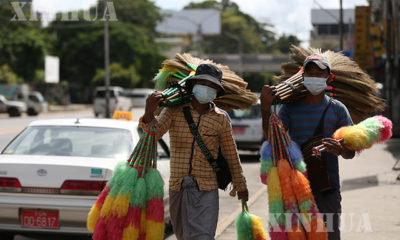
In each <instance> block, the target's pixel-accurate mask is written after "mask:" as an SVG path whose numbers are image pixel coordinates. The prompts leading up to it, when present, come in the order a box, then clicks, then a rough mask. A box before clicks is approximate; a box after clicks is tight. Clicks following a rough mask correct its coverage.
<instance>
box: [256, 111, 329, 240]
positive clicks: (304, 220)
mask: <svg viewBox="0 0 400 240" xmlns="http://www.w3.org/2000/svg"><path fill="white" fill-rule="evenodd" d="M267 170H268V173H266V171H267ZM260 173H261V180H262V181H263V182H264V179H265V180H266V183H267V186H268V201H269V226H270V228H269V230H270V231H269V234H270V237H271V239H272V240H275V239H278V240H280V239H289V240H292V239H293V240H297V239H299V240H300V239H321V240H323V239H327V238H328V234H327V232H326V227H325V225H324V222H323V217H322V214H320V213H319V211H318V208H317V205H316V203H315V201H314V197H313V195H312V192H311V188H310V183H309V182H308V180H307V178H306V177H305V176H304V174H305V173H306V165H305V163H304V161H303V156H302V154H301V150H300V147H299V146H298V145H297V144H295V143H294V142H293V141H291V140H290V139H289V137H288V135H287V133H286V131H285V129H284V128H283V125H282V122H281V120H280V119H279V117H278V116H277V115H276V114H273V115H272V116H271V117H270V122H269V136H268V142H266V143H264V144H263V146H262V148H261V170H260ZM263 176H265V177H263Z"/></svg>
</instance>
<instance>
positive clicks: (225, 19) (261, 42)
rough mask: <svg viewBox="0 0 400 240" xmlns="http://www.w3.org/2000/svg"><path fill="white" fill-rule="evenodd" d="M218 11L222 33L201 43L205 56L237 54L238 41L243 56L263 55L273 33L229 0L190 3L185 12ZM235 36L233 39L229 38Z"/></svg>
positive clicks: (268, 47) (266, 50)
mask: <svg viewBox="0 0 400 240" xmlns="http://www.w3.org/2000/svg"><path fill="white" fill-rule="evenodd" d="M191 8H199V9H210V8H211V9H217V10H219V11H221V34H220V35H218V36H213V37H208V38H205V39H204V40H203V46H202V49H203V50H204V51H205V52H206V53H237V52H238V45H239V43H238V40H239V39H240V41H241V42H242V45H243V49H242V50H243V53H266V52H269V51H270V46H271V45H272V44H273V42H274V33H272V32H271V31H269V30H268V29H267V28H268V27H269V26H270V25H269V24H266V23H259V22H257V21H256V20H255V19H254V18H253V17H251V16H250V15H248V14H246V13H243V12H242V11H240V9H239V6H238V5H237V4H236V3H234V2H231V1H230V0H222V1H221V2H217V1H209V0H208V1H204V2H200V3H189V4H188V5H187V6H186V7H185V9H191ZM232 36H234V37H232Z"/></svg>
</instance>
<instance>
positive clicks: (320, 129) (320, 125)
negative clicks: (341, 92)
mask: <svg viewBox="0 0 400 240" xmlns="http://www.w3.org/2000/svg"><path fill="white" fill-rule="evenodd" d="M331 103H332V98H329V102H328V105H327V106H326V108H325V109H324V112H323V113H322V116H321V118H320V119H319V122H318V125H317V128H316V129H315V131H314V134H313V136H316V135H320V134H322V133H323V131H324V122H325V114H326V112H327V111H328V108H329V106H330V105H331Z"/></svg>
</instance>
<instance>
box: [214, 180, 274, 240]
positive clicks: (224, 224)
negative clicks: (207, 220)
mask: <svg viewBox="0 0 400 240" xmlns="http://www.w3.org/2000/svg"><path fill="white" fill-rule="evenodd" d="M266 190H267V187H266V186H265V185H264V186H262V187H260V189H258V191H257V192H256V193H255V194H253V196H251V197H250V199H249V201H247V206H248V207H250V206H251V205H253V203H254V202H255V201H256V200H257V199H258V198H259V197H260V196H261V194H263V193H264V191H266ZM240 212H242V206H241V204H240V206H239V207H238V208H237V209H236V210H235V211H234V212H233V213H232V214H231V215H229V216H228V217H226V218H224V220H222V221H221V222H219V223H218V225H217V230H216V233H215V239H217V238H218V237H219V236H220V235H221V234H222V233H223V232H224V231H225V230H226V229H227V228H228V227H229V225H231V223H232V222H233V221H235V220H236V217H237V216H238V215H239V213H240Z"/></svg>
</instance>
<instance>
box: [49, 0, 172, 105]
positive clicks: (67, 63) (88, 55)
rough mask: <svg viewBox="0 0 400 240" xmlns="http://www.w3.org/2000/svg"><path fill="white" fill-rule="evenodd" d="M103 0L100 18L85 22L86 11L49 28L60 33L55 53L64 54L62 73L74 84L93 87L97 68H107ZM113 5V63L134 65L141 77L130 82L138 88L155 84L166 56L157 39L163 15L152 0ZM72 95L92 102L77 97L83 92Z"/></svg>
mask: <svg viewBox="0 0 400 240" xmlns="http://www.w3.org/2000/svg"><path fill="white" fill-rule="evenodd" d="M101 3H102V1H100V2H99V6H98V10H97V11H98V12H99V14H98V19H97V21H91V22H90V21H84V20H83V19H84V18H83V17H82V15H83V12H80V13H79V14H80V17H79V19H81V20H80V21H79V22H62V21H60V20H59V19H58V20H56V21H53V22H52V23H51V24H50V26H49V28H48V31H49V32H51V33H52V34H54V35H55V36H56V42H55V44H54V47H53V52H54V53H55V55H57V56H59V57H60V65H61V66H60V67H61V69H60V75H61V76H62V78H63V79H65V80H67V81H69V82H71V83H73V84H72V85H75V86H82V87H83V88H86V89H88V88H92V87H93V86H92V85H91V84H92V83H93V82H92V79H94V78H96V79H97V78H98V76H99V73H98V72H97V70H99V69H103V68H104V26H103V22H101V21H100V20H101V18H103V14H102V10H101V9H102V8H103V6H102V4H101ZM113 4H114V6H115V11H116V16H117V19H118V21H110V22H109V42H110V62H112V63H117V64H119V65H120V67H121V69H130V68H132V67H133V68H132V69H134V70H135V76H140V79H136V80H135V81H133V82H132V81H131V82H130V83H131V84H135V86H136V87H152V85H153V83H152V82H151V81H150V80H151V79H152V78H153V77H154V74H155V72H156V71H157V69H158V68H159V67H160V65H161V62H162V60H163V59H164V58H165V57H164V56H163V55H162V53H161V45H160V44H158V43H157V42H155V36H156V33H155V25H156V21H157V20H158V19H159V16H160V15H159V14H158V9H157V8H156V7H155V6H154V3H152V2H150V1H148V0H135V1H128V0H115V1H113ZM91 11H92V12H95V11H96V8H95V7H93V8H91ZM100 13H101V14H100ZM136 15H137V16H136ZM138 16H139V17H138ZM142 18H143V19H142ZM140 19H142V20H143V21H140ZM114 67H115V66H114ZM95 82H97V81H95ZM126 87H133V85H129V86H128V85H126ZM72 98H73V99H72V100H73V101H82V100H83V101H90V97H89V96H86V97H85V99H76V98H80V95H72Z"/></svg>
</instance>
